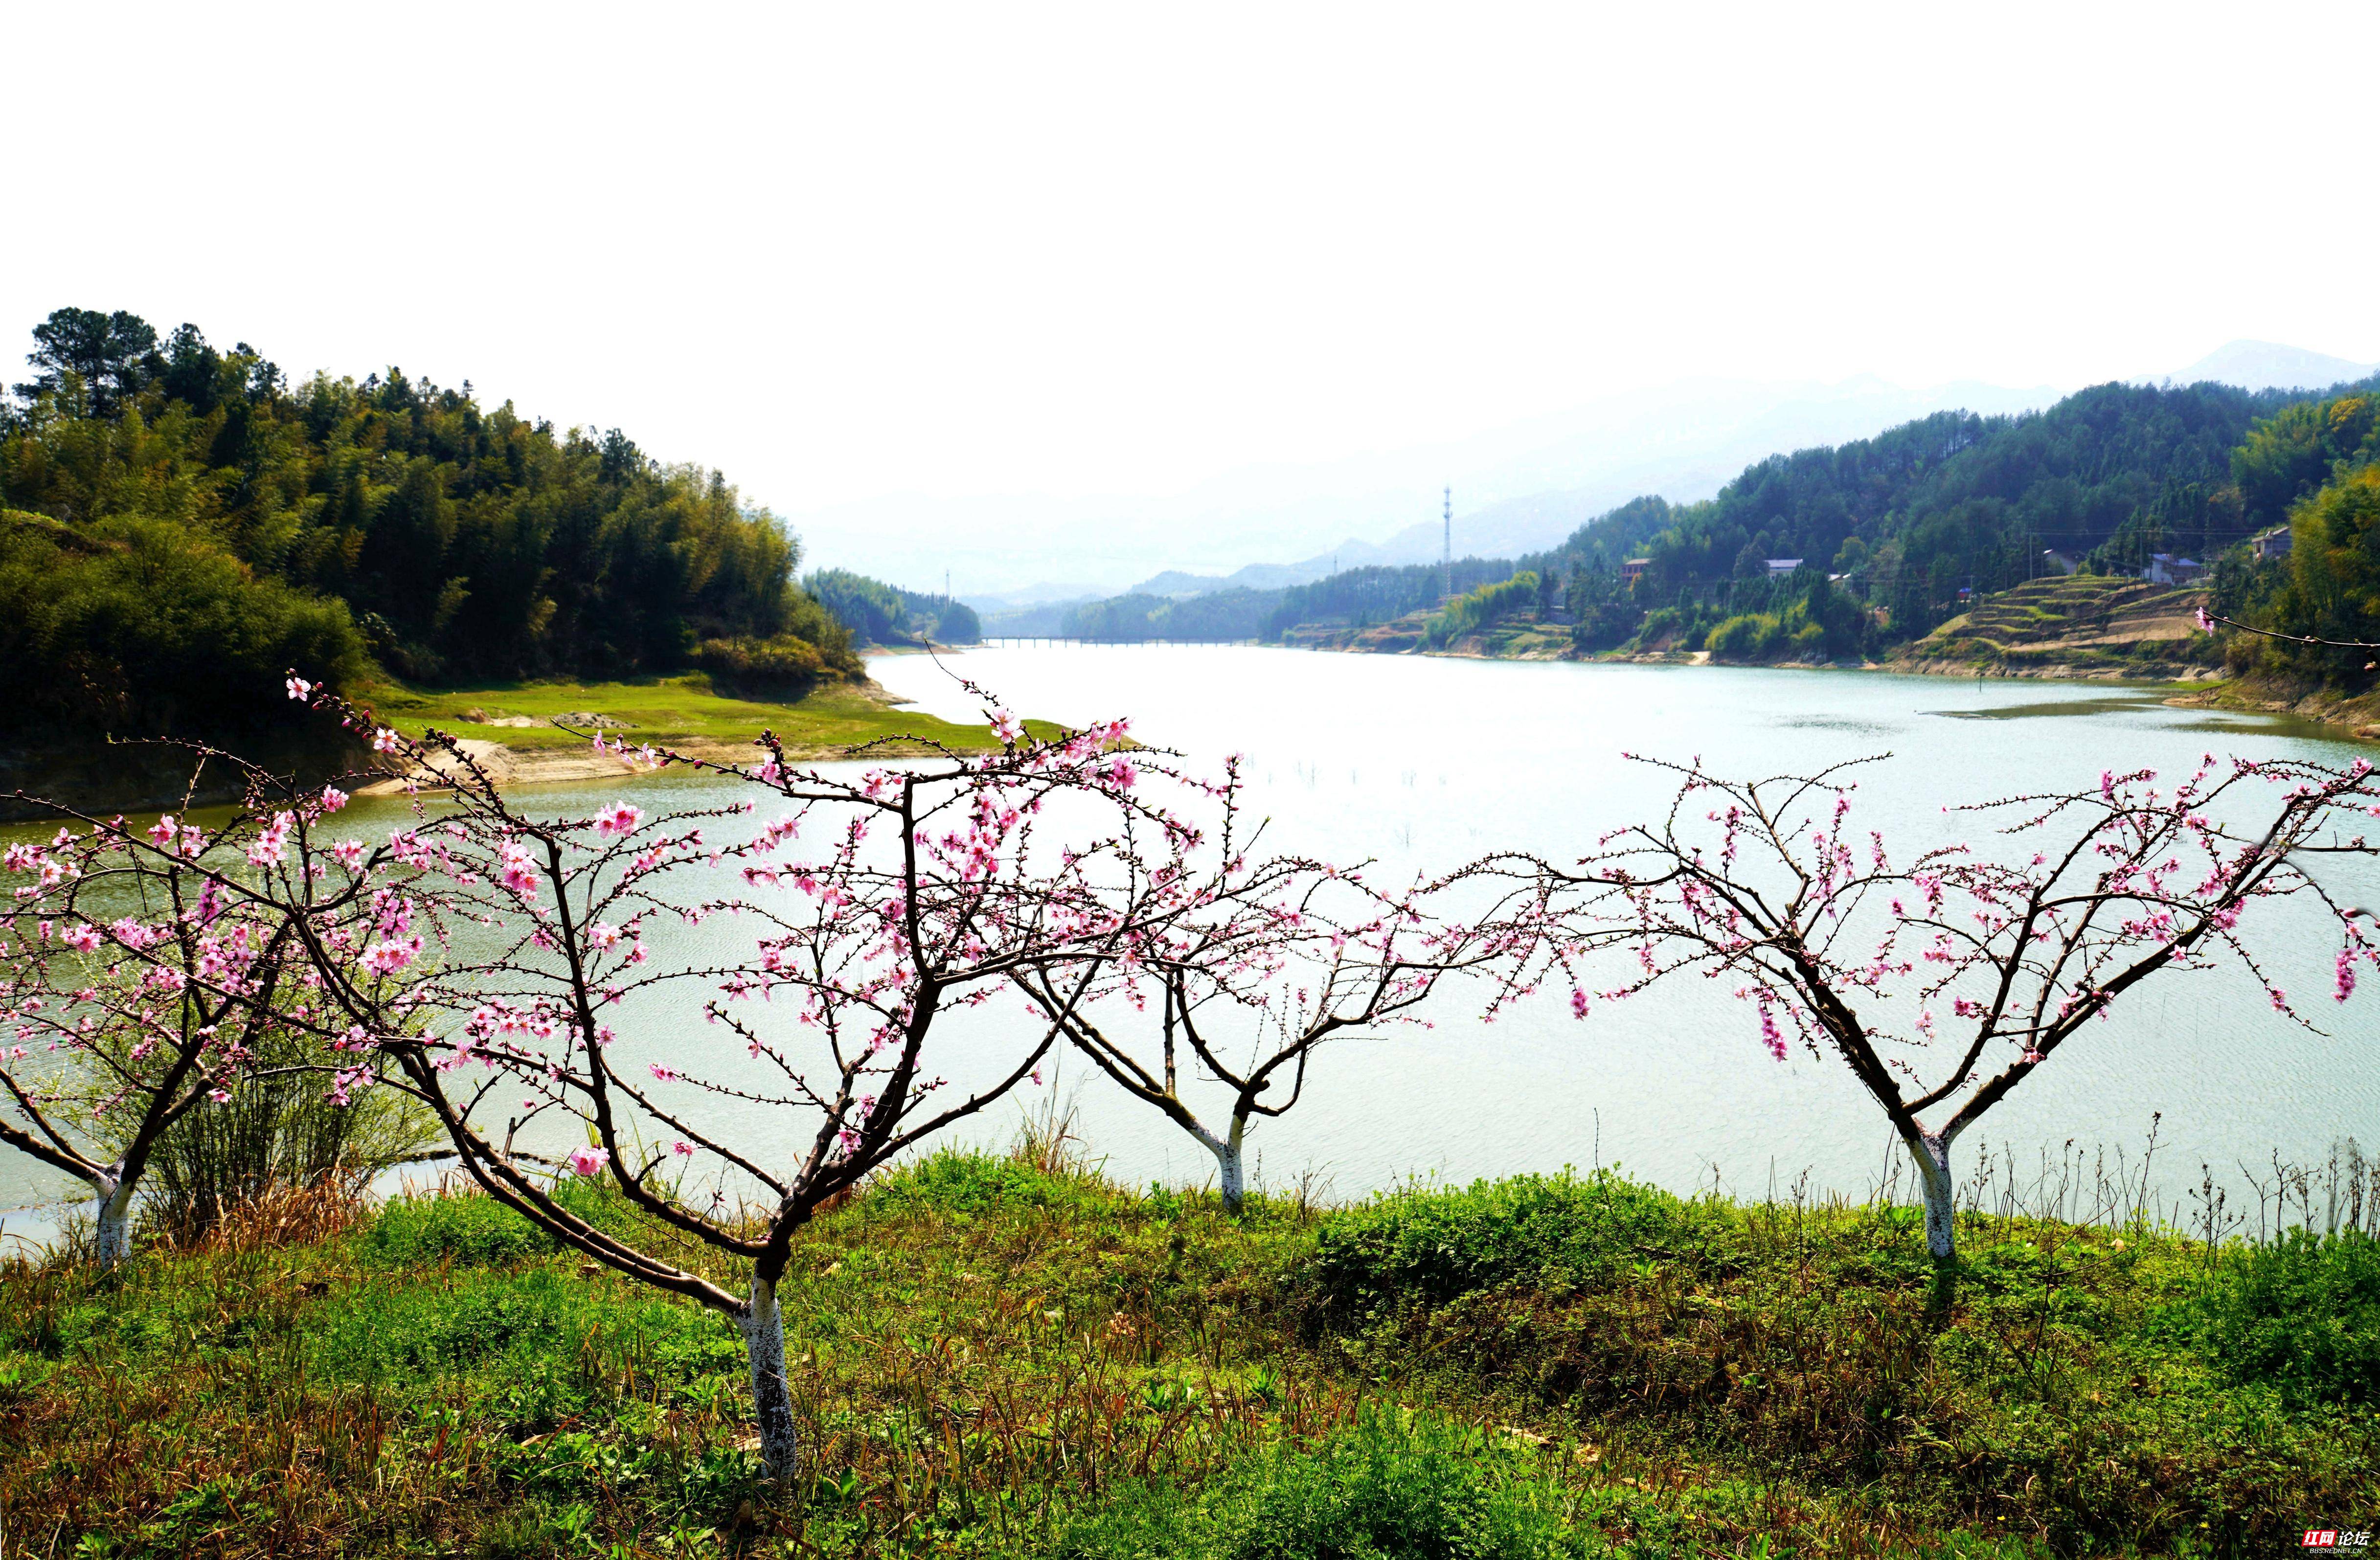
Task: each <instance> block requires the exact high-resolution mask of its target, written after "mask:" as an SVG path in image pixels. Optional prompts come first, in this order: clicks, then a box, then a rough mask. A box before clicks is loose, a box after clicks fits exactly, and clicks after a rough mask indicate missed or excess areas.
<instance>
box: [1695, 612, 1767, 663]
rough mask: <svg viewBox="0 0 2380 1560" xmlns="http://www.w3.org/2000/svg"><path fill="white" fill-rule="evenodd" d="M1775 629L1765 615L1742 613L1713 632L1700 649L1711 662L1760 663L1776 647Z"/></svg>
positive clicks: (1764, 613) (1762, 613) (1765, 613)
mask: <svg viewBox="0 0 2380 1560" xmlns="http://www.w3.org/2000/svg"><path fill="white" fill-rule="evenodd" d="M1778 627H1779V625H1778V621H1777V620H1776V619H1775V618H1773V617H1771V616H1769V615H1768V614H1767V612H1744V613H1741V614H1739V615H1738V616H1735V617H1731V618H1730V619H1728V620H1727V621H1726V622H1725V623H1720V624H1719V625H1718V627H1717V628H1714V629H1712V630H1711V631H1710V636H1709V637H1708V638H1706V639H1705V640H1704V641H1703V645H1704V647H1705V648H1706V649H1707V650H1709V651H1710V653H1711V659H1714V660H1759V659H1762V658H1763V657H1765V656H1767V654H1768V653H1769V652H1770V651H1771V650H1772V649H1774V648H1775V647H1776V646H1777V643H1778V638H1779V635H1778Z"/></svg>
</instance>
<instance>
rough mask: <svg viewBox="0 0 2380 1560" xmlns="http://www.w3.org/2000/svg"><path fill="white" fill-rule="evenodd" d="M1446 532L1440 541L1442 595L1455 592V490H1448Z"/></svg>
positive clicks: (1439, 563)
mask: <svg viewBox="0 0 2380 1560" xmlns="http://www.w3.org/2000/svg"><path fill="white" fill-rule="evenodd" d="M1445 520H1446V534H1445V536H1444V538H1442V539H1441V540H1440V541H1439V551H1438V576H1439V578H1438V587H1439V595H1441V596H1451V595H1453V594H1454V490H1453V489H1452V488H1451V487H1450V488H1449V489H1447V490H1446V513H1445Z"/></svg>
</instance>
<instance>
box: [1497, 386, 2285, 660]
mask: <svg viewBox="0 0 2380 1560" xmlns="http://www.w3.org/2000/svg"><path fill="white" fill-rule="evenodd" d="M2299 398H2300V397H2298V396H2296V395H2294V394H2292V393H2288V392H2282V391H2265V392H2255V393H2252V392H2249V391H2243V390H2236V389H2233V388H2231V387H2229V386H2228V385H2220V384H2195V385H2189V386H2182V387H2170V388H2158V387H2151V386H2144V385H2125V384H2104V385H2098V386H2095V387H2094V388H2092V389H2089V390H2085V391H2083V392H2080V393H2077V394H2074V395H2070V396H2069V397H2067V398H2066V399H2065V400H2063V401H2061V402H2059V403H2058V405H2055V406H2053V407H2051V408H2049V409H2048V410H2046V411H2044V412H2040V413H2034V414H2028V415H2026V416H2023V417H1975V416H1973V414H1971V413H1965V412H1942V413H1937V415H1935V416H1933V417H1926V418H1925V419H1923V420H1921V421H1917V422H1912V423H1906V424H1903V425H1902V426H1900V427H1899V428H1894V429H1888V430H1887V431H1885V432H1883V433H1880V434H1878V435H1876V437H1875V438H1873V439H1864V440H1859V441H1853V442H1852V443H1847V444H1841V445H1837V446H1835V447H1833V448H1830V449H1815V450H1803V451H1799V452H1797V453H1792V454H1780V455H1775V456H1771V457H1770V458H1769V459H1767V460H1765V461H1762V462H1760V463H1759V464H1758V465H1756V466H1750V467H1747V468H1746V469H1745V470H1744V472H1743V475H1741V476H1740V477H1738V478H1736V479H1735V480H1734V481H1732V482H1730V483H1729V484H1728V486H1727V487H1726V488H1725V489H1723V490H1721V491H1720V492H1719V494H1718V497H1716V498H1713V499H1711V500H1709V501H1707V502H1703V503H1697V504H1689V505H1683V506H1679V507H1676V508H1668V506H1662V508H1663V509H1666V510H1667V513H1666V514H1663V513H1661V512H1660V511H1659V510H1653V509H1651V508H1649V506H1645V505H1644V504H1643V503H1642V502H1640V504H1638V505H1632V506H1629V507H1628V508H1626V509H1622V510H1620V511H1616V512H1614V513H1613V514H1610V515H1608V516H1605V517H1603V518H1601V519H1598V520H1597V521H1594V522H1591V523H1589V524H1588V525H1587V526H1584V527H1582V528H1581V529H1580V530H1579V531H1578V532H1576V533H1575V534H1573V536H1572V537H1571V538H1570V539H1569V541H1568V542H1566V543H1564V544H1563V546H1562V547H1560V549H1557V550H1554V552H1552V553H1550V554H1548V555H1546V557H1545V559H1543V560H1526V561H1524V563H1527V562H1550V561H1552V560H1555V559H1562V560H1567V561H1570V562H1578V563H1585V564H1588V565H1589V566H1590V567H1593V566H1597V565H1598V564H1601V565H1609V564H1612V563H1616V562H1618V561H1619V560H1620V559H1621V558H1624V557H1625V556H1627V555H1630V554H1634V555H1637V556H1642V557H1646V558H1648V559H1650V563H1649V564H1648V566H1647V567H1646V568H1645V571H1644V573H1645V583H1646V585H1648V586H1649V587H1650V589H1651V591H1652V592H1653V593H1654V594H1655V595H1657V596H1658V595H1659V594H1661V593H1663V592H1669V593H1675V592H1677V591H1680V590H1682V589H1687V588H1690V587H1697V586H1704V585H1708V584H1710V583H1713V582H1717V581H1724V580H1728V579H1730V578H1735V577H1750V576H1753V575H1756V574H1763V573H1765V572H1766V571H1765V566H1764V564H1763V562H1762V561H1763V560H1766V559H1769V558H1802V559H1806V560H1808V561H1809V562H1811V563H1813V564H1815V565H1817V566H1819V567H1822V568H1831V569H1832V571H1833V572H1836V573H1845V574H1848V573H1851V572H1853V571H1864V573H1865V574H1866V575H1867V584H1868V587H1869V588H1868V591H1867V594H1868V595H1869V597H1870V598H1871V599H1872V600H1874V602H1875V603H1876V605H1879V606H1884V607H1887V608H1888V609H1889V610H1890V611H1892V613H1893V615H1894V617H1895V619H1896V620H1897V621H1899V622H1900V623H1902V624H1903V625H1904V627H1905V631H1906V632H1923V631H1924V630H1923V628H1922V627H1920V626H1919V624H1920V623H1922V622H1923V620H1925V618H1927V617H1928V616H1930V615H1932V614H1934V613H1937V612H1938V611H1942V610H1943V609H1945V608H1947V607H1949V606H1951V605H1953V604H1955V599H1956V596H1957V591H1958V588H1959V587H1961V586H1967V587H1971V588H1973V589H1976V590H1986V591H1987V590H1994V589H1998V588H2000V587H2004V586H2007V585H2010V584H2012V583H2014V582H2016V581H2018V580H2022V579H2025V578H2029V577H2031V575H2032V574H2035V573H2037V572H2038V571H2039V569H2040V567H2041V563H2040V555H2041V554H2042V553H2043V552H2044V551H2045V550H2056V551H2058V552H2062V553H2065V554H2067V555H2068V556H2070V557H2073V558H2076V559H2081V558H2084V557H2086V556H2090V555H2092V554H2094V553H2097V554H2099V555H2100V556H2101V559H2102V561H2103V562H2109V563H2111V564H2120V563H2131V564H2132V565H2133V566H2134V567H2137V566H2138V563H2139V562H2141V561H2142V560H2140V559H2137V558H2134V557H2131V556H2130V554H2131V553H2135V552H2144V551H2146V550H2157V551H2173V552H2179V553H2184V554H2188V555H2189V556H2192V557H2194V558H2206V557H2209V556H2211V555H2213V554H2214V553H2216V552H2219V551H2221V550H2223V548H2225V547H2226V546H2228V545H2229V544H2230V543H2232V542H2235V541H2239V540H2241V539H2244V538H2246V537H2247V536H2249V535H2250V534H2252V533H2253V531H2255V530H2256V529H2258V528H2260V527H2261V526H2267V525H2273V524H2277V523H2279V522H2280V521H2281V520H2284V519H2286V518H2287V514H2286V508H2285V506H2284V507H2282V508H2281V509H2279V510H2278V511H2277V512H2276V511H2275V510H2274V509H2273V508H2272V507H2271V506H2255V507H2253V509H2252V508H2251V507H2249V506H2243V505H2242V504H2240V503H2239V502H2236V498H2237V491H2236V490H2233V489H2230V488H2229V484H2230V478H2231V453H2232V451H2233V450H2235V449H2237V448H2238V447H2240V445H2241V444H2242V443H2243V442H2244V441H2246V439H2247V436H2248V433H2249V430H2250V429H2251V428H2252V427H2253V425H2254V424H2255V423H2256V422H2257V420H2258V419H2259V418H2261V417H2269V416H2271V415H2272V414H2273V413H2275V412H2277V411H2278V410H2279V409H2280V408H2281V407H2282V406H2283V405H2287V404H2289V402H2291V401H2293V400H2297V399H2299ZM2152 533H2154V536H2155V547H2154V549H2150V548H2148V547H2147V546H2146V545H2145V544H2146V542H2147V541H2148V539H2149V538H2150V536H2151V534H2152ZM1854 543H1855V544H1856V545H1853V544H1854ZM2128 544H2129V545H2128ZM2117 553H2120V554H2124V556H2120V557H2118V556H2112V554H2117ZM1564 572H1565V573H1566V572H1567V571H1566V570H1565V571H1564ZM1927 626H1930V624H1929V625H1927Z"/></svg>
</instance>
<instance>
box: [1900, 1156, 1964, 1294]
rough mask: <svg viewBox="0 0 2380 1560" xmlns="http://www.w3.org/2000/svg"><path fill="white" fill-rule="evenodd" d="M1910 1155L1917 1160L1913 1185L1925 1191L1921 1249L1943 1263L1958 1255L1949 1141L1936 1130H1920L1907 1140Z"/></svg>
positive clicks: (1939, 1262)
mask: <svg viewBox="0 0 2380 1560" xmlns="http://www.w3.org/2000/svg"><path fill="white" fill-rule="evenodd" d="M1909 1154H1910V1157H1912V1158H1913V1159H1915V1160H1916V1161H1917V1184H1918V1185H1919V1186H1920V1187H1922V1188H1924V1189H1925V1250H1926V1252H1927V1254H1928V1255H1930V1256H1932V1257H1933V1259H1934V1261H1935V1262H1936V1264H1944V1265H1947V1264H1949V1262H1950V1260H1951V1259H1952V1258H1953V1257H1955V1256H1957V1255H1958V1243H1957V1231H1956V1229H1955V1228H1954V1227H1953V1223H1952V1218H1953V1215H1954V1214H1955V1213H1956V1211H1957V1204H1956V1202H1955V1196H1956V1192H1957V1186H1956V1183H1954V1182H1953V1181H1952V1180H1951V1179H1950V1142H1949V1139H1948V1138H1945V1137H1942V1136H1941V1135H1939V1134H1938V1133H1934V1132H1921V1133H1920V1134H1918V1136H1917V1137H1916V1138H1914V1139H1913V1140H1909Z"/></svg>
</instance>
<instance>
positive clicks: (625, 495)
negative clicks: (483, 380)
mask: <svg viewBox="0 0 2380 1560" xmlns="http://www.w3.org/2000/svg"><path fill="white" fill-rule="evenodd" d="M33 338H34V350H33V352H32V353H31V354H30V357H29V361H30V363H31V365H32V367H33V369H35V373H34V376H33V378H32V379H31V380H30V381H28V382H25V383H21V384H18V385H17V386H16V387H15V392H16V393H15V396H14V397H13V398H0V510H6V511H7V512H9V514H8V516H7V519H6V523H5V524H0V662H5V663H6V665H7V666H8V667H9V669H10V671H12V673H13V674H14V675H15V679H16V683H17V696H16V697H15V698H12V699H10V700H8V701H7V702H6V704H5V706H0V727H5V728H15V729H19V730H22V729H43V730H61V729H67V728H76V729H89V728H91V727H94V726H96V727H101V728H104V729H108V730H114V731H116V732H187V733H197V732H214V731H219V730H225V729H239V728H254V727H257V726H260V725H270V724H273V723H274V722H275V721H277V720H283V719H285V716H284V709H285V703H286V701H285V699H284V698H283V696H282V692H281V677H282V672H283V671H284V669H285V668H288V667H293V666H294V667H296V668H297V669H298V670H299V671H304V672H305V673H307V674H308V675H310V676H311V677H315V678H319V679H322V680H327V681H329V682H331V683H334V684H343V683H354V682H356V681H357V680H358V679H362V678H366V677H368V676H369V675H370V671H371V668H372V665H373V663H374V662H377V663H378V664H379V665H380V666H381V667H382V668H384V669H385V670H386V671H389V672H391V673H394V674H395V675H396V676H399V677H402V678H406V679H409V680H416V681H420V682H427V683H438V682H448V681H453V680H458V679H465V678H500V677H506V678H508V677H526V676H540V675H566V676H579V677H595V676H606V677H616V676H626V675H633V674H637V673H640V672H650V671H676V670H680V669H685V668H688V667H692V666H695V665H698V664H704V663H713V664H720V665H725V664H728V663H730V662H733V663H735V665H738V666H741V667H744V668H746V669H747V671H748V670H750V669H753V668H759V669H761V680H762V681H767V682H770V683H771V684H772V685H774V686H776V687H779V688H788V687H794V686H798V685H800V684H802V683H806V682H807V681H809V680H812V679H815V678H819V677H840V676H845V675H849V674H852V673H854V672H856V671H857V662H856V659H855V658H854V656H853V654H852V649H851V635H849V633H848V632H847V631H846V630H845V629H844V627H843V626H842V625H841V624H840V623H837V622H836V621H835V619H834V618H833V617H832V615H830V614H829V613H828V612H827V611H825V610H824V609H823V608H821V607H820V605H819V604H818V603H817V602H816V601H815V600H813V599H810V598H809V597H807V595H805V594H804V593H803V592H802V590H801V588H800V587H798V586H797V585H796V584H795V577H794V575H795V565H796V564H797V563H798V562H799V559H800V548H799V544H798V543H797V542H796V540H795V538H794V536H793V535H792V533H791V532H790V531H789V530H788V529H787V528H786V527H785V526H784V525H783V523H782V522H780V521H779V520H778V519H777V518H776V517H775V516H774V515H772V514H770V513H769V512H768V511H767V510H765V509H761V508H757V507H751V506H747V505H746V504H745V503H744V502H742V500H741V499H740V498H739V497H738V495H737V493H736V491H735V489H734V488H733V487H731V486H730V485H729V484H728V482H727V481H726V479H725V478H723V477H722V476H721V475H720V474H719V473H718V472H716V471H710V470H706V469H704V468H702V467H699V466H663V465H662V464H660V463H658V462H656V461H654V460H653V459H651V458H650V457H649V456H647V455H646V454H645V453H643V452H642V451H640V450H639V449H637V446H636V444H635V443H634V442H633V441H630V440H629V439H628V438H627V437H626V436H625V434H623V433H621V432H620V431H619V430H618V429H613V430H612V431H610V432H608V433H604V434H601V435H598V434H596V433H594V432H593V431H592V430H591V429H589V430H582V429H569V430H567V431H564V430H559V429H555V428H554V426H553V424H552V423H550V422H545V421H542V420H534V419H530V418H528V417H522V416H520V415H519V414H518V413H516V411H515V410H514V409H513V406H512V405H511V404H510V403H509V402H507V403H505V404H504V405H501V406H498V407H495V408H492V409H490V408H487V407H483V406H482V405H480V402H479V400H478V399H477V398H476V397H475V396H474V394H473V393H472V391H471V388H470V386H469V384H468V382H467V383H466V384H465V385H464V386H463V387H462V388H461V389H459V390H454V389H446V388H442V387H440V386H438V385H435V384H432V383H431V382H430V381H427V380H422V379H413V378H408V377H407V375H406V374H404V373H403V372H401V371H399V370H397V369H390V370H388V372H387V373H386V374H385V375H381V374H373V375H370V376H369V377H368V378H366V379H365V380H364V381H362V382H361V383H358V382H357V381H353V380H350V379H334V378H331V377H329V376H328V375H322V374H318V375H316V376H314V377H313V378H311V379H309V380H307V381H304V382H303V383H292V382H290V381H288V380H287V379H286V378H285V376H284V375H283V373H282V371H281V369H279V368H278V367H276V366H275V365H274V364H273V363H272V362H271V361H269V360H268V359H267V358H265V357H263V355H262V354H261V353H260V352H258V351H257V350H256V349H255V348H253V347H251V346H249V345H248V344H246V343H245V342H242V343H240V344H238V345H235V346H233V347H231V348H229V349H227V350H225V349H219V348H217V347H215V346H214V345H211V344H210V343H209V342H208V341H207V339H206V338H205V336H204V335H202V334H201V333H200V331H199V330H198V328H197V327H195V326H192V325H184V326H182V327H180V328H179V329H178V330H176V331H175V332H174V333H172V334H171V335H170V336H169V337H166V338H164V339H163V340H160V339H159V337H158V334H157V333H156V331H155V330H154V329H153V328H152V326H151V325H150V324H149V323H148V322H147V321H145V320H141V319H140V318H139V317H138V316H135V315H131V314H128V313H122V312H117V313H112V314H110V313H102V312H99V311H95V310H89V309H77V308H67V309H60V310H58V311H57V312H55V313H54V314H52V315H51V316H50V317H49V318H48V319H47V320H44V321H43V322H42V324H40V325H39V326H37V327H35V329H34V332H33Z"/></svg>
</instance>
